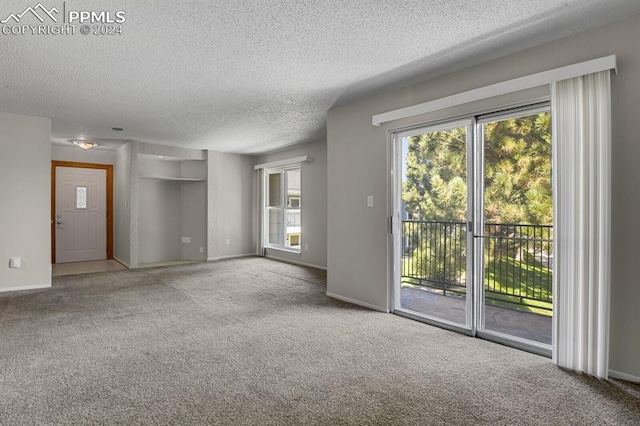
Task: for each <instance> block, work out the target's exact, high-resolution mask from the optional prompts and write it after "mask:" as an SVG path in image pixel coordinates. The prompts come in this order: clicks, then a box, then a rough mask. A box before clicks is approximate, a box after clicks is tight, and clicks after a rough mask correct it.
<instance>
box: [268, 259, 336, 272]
mask: <svg viewBox="0 0 640 426" xmlns="http://www.w3.org/2000/svg"><path fill="white" fill-rule="evenodd" d="M263 257H264V258H265V259H269V260H277V261H279V262H285V263H292V264H294V265H300V266H307V267H309V268H316V269H322V270H323V271H326V270H327V267H326V266H319V265H314V264H312V263H305V262H299V261H297V260H291V259H286V258H284V257H278V256H263Z"/></svg>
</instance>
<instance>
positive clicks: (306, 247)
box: [304, 243, 309, 251]
mask: <svg viewBox="0 0 640 426" xmlns="http://www.w3.org/2000/svg"><path fill="white" fill-rule="evenodd" d="M304 251H309V244H307V243H305V245H304Z"/></svg>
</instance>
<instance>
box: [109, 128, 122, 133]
mask: <svg viewBox="0 0 640 426" xmlns="http://www.w3.org/2000/svg"><path fill="white" fill-rule="evenodd" d="M111 130H113V131H114V132H121V131H123V130H124V129H123V128H122V127H112V128H111Z"/></svg>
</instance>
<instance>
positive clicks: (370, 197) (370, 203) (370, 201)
mask: <svg viewBox="0 0 640 426" xmlns="http://www.w3.org/2000/svg"><path fill="white" fill-rule="evenodd" d="M367 207H373V195H367Z"/></svg>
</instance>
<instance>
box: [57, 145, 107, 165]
mask: <svg viewBox="0 0 640 426" xmlns="http://www.w3.org/2000/svg"><path fill="white" fill-rule="evenodd" d="M51 159H52V160H55V161H74V162H76V163H94V164H111V165H115V164H116V160H117V154H116V151H106V150H100V149H99V148H94V149H89V150H84V149H81V148H78V147H77V146H62V145H52V146H51ZM114 168H115V167H114Z"/></svg>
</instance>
